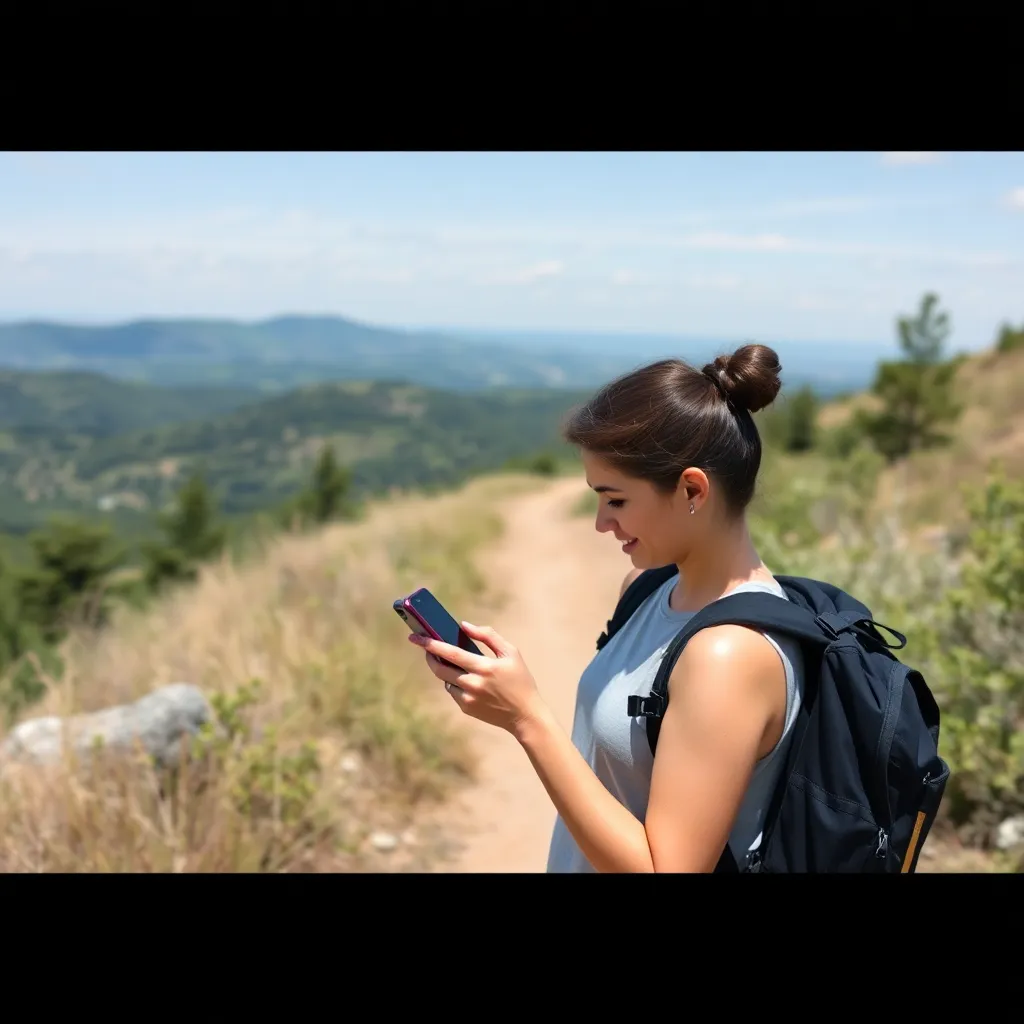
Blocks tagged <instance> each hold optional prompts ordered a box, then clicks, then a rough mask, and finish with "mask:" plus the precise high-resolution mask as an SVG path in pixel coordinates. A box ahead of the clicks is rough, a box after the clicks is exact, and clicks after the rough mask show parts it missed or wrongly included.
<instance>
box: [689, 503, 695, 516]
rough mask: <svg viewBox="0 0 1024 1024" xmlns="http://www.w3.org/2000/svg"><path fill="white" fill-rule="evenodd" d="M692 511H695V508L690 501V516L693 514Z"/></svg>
mask: <svg viewBox="0 0 1024 1024" xmlns="http://www.w3.org/2000/svg"><path fill="white" fill-rule="evenodd" d="M694 511H695V509H694V507H693V502H692V501H691V502H690V515H691V516H692V515H693V513H694Z"/></svg>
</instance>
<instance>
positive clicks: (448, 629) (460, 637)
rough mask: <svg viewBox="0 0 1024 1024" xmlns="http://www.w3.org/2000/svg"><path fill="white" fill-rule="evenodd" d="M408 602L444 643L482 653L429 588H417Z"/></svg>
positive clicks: (474, 652)
mask: <svg viewBox="0 0 1024 1024" xmlns="http://www.w3.org/2000/svg"><path fill="white" fill-rule="evenodd" d="M409 603H410V604H411V605H412V606H413V608H415V609H416V612H417V614H418V615H421V616H422V617H423V621H424V622H426V623H428V624H429V626H430V628H431V629H433V630H434V632H435V633H437V635H438V636H439V637H440V638H441V639H442V640H443V641H444V642H445V643H446V644H451V645H452V646H453V647H461V648H462V649H463V650H464V651H471V652H472V653H473V654H481V653H482V652H481V650H480V648H479V647H477V645H476V644H475V643H473V641H472V640H470V638H469V637H468V636H466V634H465V632H464V631H463V629H462V627H461V626H459V624H458V623H457V622H456V621H455V620H454V619H453V618H452V617H451V616H450V615H449V614H448V612H446V611H445V610H444V607H443V606H442V605H441V603H440V602H439V601H438V600H437V598H435V597H434V595H433V594H431V593H430V591H429V590H417V591H416V593H415V594H413V595H412V596H411V597H410V598H409Z"/></svg>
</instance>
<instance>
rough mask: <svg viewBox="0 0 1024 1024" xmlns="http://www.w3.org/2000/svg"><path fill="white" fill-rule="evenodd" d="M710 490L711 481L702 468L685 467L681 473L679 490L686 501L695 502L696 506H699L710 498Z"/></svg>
mask: <svg viewBox="0 0 1024 1024" xmlns="http://www.w3.org/2000/svg"><path fill="white" fill-rule="evenodd" d="M710 490H711V481H710V480H708V476H707V473H705V472H704V470H702V469H695V468H690V469H684V470H683V472H682V473H681V474H680V475H679V486H678V488H677V491H678V492H679V493H680V494H681V496H682V497H684V498H685V500H686V501H688V502H693V504H694V506H695V507H698V508H699V507H700V506H701V505H703V504H704V502H705V501H707V500H708V493H709V491H710Z"/></svg>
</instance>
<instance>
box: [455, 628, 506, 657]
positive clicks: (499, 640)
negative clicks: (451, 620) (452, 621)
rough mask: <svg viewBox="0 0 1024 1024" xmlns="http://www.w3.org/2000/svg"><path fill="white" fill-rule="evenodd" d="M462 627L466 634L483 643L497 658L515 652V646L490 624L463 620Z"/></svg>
mask: <svg viewBox="0 0 1024 1024" xmlns="http://www.w3.org/2000/svg"><path fill="white" fill-rule="evenodd" d="M462 629H463V631H464V632H465V634H466V636H468V637H470V638H471V639H473V640H479V641H481V643H485V644H486V645H487V646H488V647H489V648H490V649H491V650H492V651H494V653H495V654H496V655H498V657H499V658H507V657H509V656H510V655H512V654H514V653H515V648H514V647H513V646H512V645H511V644H510V643H509V642H508V641H507V640H506V639H505V638H504V637H502V636H501V635H499V634H498V633H497V632H496V631H495V630H493V629H492V628H491V627H490V626H474V625H473V623H472V622H463V623H462Z"/></svg>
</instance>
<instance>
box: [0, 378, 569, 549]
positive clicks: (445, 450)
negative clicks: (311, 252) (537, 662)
mask: <svg viewBox="0 0 1024 1024" xmlns="http://www.w3.org/2000/svg"><path fill="white" fill-rule="evenodd" d="M90 379H91V378H90ZM115 390H116V387H115ZM140 394H144V389H141V388H140ZM171 394H172V395H173V394H174V392H171ZM579 397H580V396H579V395H578V394H576V393H573V392H569V391H563V390H552V389H544V390H539V391H513V390H500V391H493V392H487V393H455V392H447V391H437V390H432V389H429V388H426V387H422V386H410V385H404V384H396V383H388V382H382V381H366V382H351V381H350V382H344V383H332V384H319V385H314V386H309V387H306V388H302V389H297V390H295V391H292V392H289V393H287V394H283V395H278V396H273V397H270V398H264V399H261V400H258V401H250V402H248V403H247V404H244V405H241V406H239V407H237V408H235V409H233V410H232V411H230V412H225V413H223V414H222V415H218V416H212V417H208V418H202V419H197V420H195V421H194V422H187V423H182V422H178V423H170V424H166V425H163V426H158V425H152V426H148V427H146V428H145V429H137V430H129V431H127V432H125V433H121V434H113V435H107V434H97V435H94V436H88V435H86V434H84V433H81V434H70V433H67V432H66V431H65V430H63V429H61V426H60V421H56V422H54V423H53V425H52V427H51V428H50V429H49V430H46V429H45V428H43V427H39V428H38V429H33V430H31V431H28V430H20V431H19V430H9V431H8V432H7V434H5V435H3V437H4V445H3V447H2V449H0V487H3V498H2V500H0V529H5V530H8V531H11V532H23V531H24V530H26V529H29V528H31V527H33V526H35V525H38V524H39V523H41V522H42V520H43V519H44V518H45V516H46V515H48V514H49V513H50V512H52V511H57V510H59V511H65V512H76V511H77V512H95V510H96V509H97V508H103V509H106V510H108V511H109V510H118V511H119V513H120V515H121V516H122V518H124V517H128V518H130V517H131V516H135V517H136V518H140V519H145V520H148V519H149V518H150V517H151V516H152V512H153V510H154V509H156V508H159V507H161V506H162V505H163V504H165V503H166V502H167V501H169V500H170V499H171V498H172V496H173V493H174V492H175V491H176V490H177V488H179V487H180V486H181V485H182V483H183V482H184V481H185V479H187V477H188V476H189V475H190V473H191V472H193V471H195V470H201V471H202V472H203V473H204V474H205V476H206V479H207V481H208V482H209V483H210V484H211V485H212V486H213V488H214V489H215V492H216V493H217V496H218V498H219V500H220V501H221V505H222V508H223V510H224V511H225V512H226V513H228V514H246V513H250V512H254V511H258V510H261V509H265V508H268V507H270V506H274V505H276V504H277V503H279V502H281V501H283V500H285V499H287V498H288V497H290V496H291V495H293V494H294V493H295V492H296V491H297V490H298V489H299V488H301V487H302V486H304V485H305V483H306V482H307V480H308V475H309V472H310V470H311V468H312V465H313V463H314V461H315V459H316V456H317V454H318V452H319V450H320V448H321V446H322V445H323V444H324V443H325V442H330V443H332V444H333V445H334V446H335V451H336V454H337V456H338V458H339V460H340V461H342V462H343V463H345V464H347V465H348V466H349V467H350V468H351V470H352V474H353V484H354V487H355V489H356V490H357V491H358V492H361V493H363V494H366V493H378V492H381V491H385V490H388V489H391V488H400V489H408V488H422V487H432V486H450V485H452V484H454V483H457V482H459V481H461V480H464V479H466V478H467V477H468V476H471V475H473V474H474V473H479V472H481V471H485V470H493V469H495V468H497V467H499V466H501V465H503V464H504V463H505V462H506V461H508V460H509V459H512V458H515V457H520V456H524V455H529V454H532V453H534V452H536V451H538V450H540V449H544V448H549V447H552V446H554V445H555V444H557V427H558V423H559V421H560V419H561V417H562V416H563V415H564V413H565V411H566V410H567V409H568V407H569V406H570V404H571V403H572V402H574V401H576V400H578V398H579ZM216 400H217V401H221V402H224V403H226V402H228V401H233V400H234V396H233V394H230V393H228V394H221V395H220V397H219V398H218V399H216ZM199 404H200V403H199V402H198V401H197V402H196V403H195V404H194V408H198V406H199ZM158 405H159V403H154V407H153V411H152V416H153V417H155V416H156V415H157V414H158V413H159V408H158ZM182 408H183V410H184V408H185V406H184V405H183V407H182ZM29 411H31V410H29ZM118 415H119V416H120V417H121V419H122V421H124V422H128V421H130V419H131V415H133V413H131V411H130V409H123V410H121V412H120V413H119V414H118ZM83 419H88V417H83Z"/></svg>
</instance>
